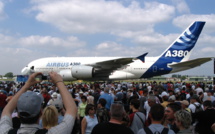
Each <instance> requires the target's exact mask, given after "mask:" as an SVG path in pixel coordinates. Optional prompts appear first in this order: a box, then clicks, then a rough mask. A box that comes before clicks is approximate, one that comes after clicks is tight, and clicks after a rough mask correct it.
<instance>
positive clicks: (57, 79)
mask: <svg viewBox="0 0 215 134" xmlns="http://www.w3.org/2000/svg"><path fill="white" fill-rule="evenodd" d="M49 75H50V77H51V80H52V82H53V83H54V84H55V85H56V86H57V87H58V89H59V91H60V95H61V97H62V99H63V104H64V106H65V109H66V112H65V114H70V115H72V116H73V117H74V118H75V117H76V113H77V107H76V104H75V101H74V100H73V98H72V96H71V94H70V93H69V91H68V89H67V88H66V87H65V85H64V83H63V79H62V77H61V76H60V75H59V74H57V73H56V72H50V73H49Z"/></svg>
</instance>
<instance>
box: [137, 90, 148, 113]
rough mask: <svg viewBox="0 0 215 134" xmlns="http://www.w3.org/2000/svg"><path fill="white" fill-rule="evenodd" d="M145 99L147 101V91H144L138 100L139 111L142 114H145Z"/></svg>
mask: <svg viewBox="0 0 215 134" xmlns="http://www.w3.org/2000/svg"><path fill="white" fill-rule="evenodd" d="M147 99H148V91H147V90H145V91H144V92H143V94H142V95H141V97H140V99H139V100H140V107H139V111H140V112H142V113H144V114H146V110H145V109H144V105H145V102H146V101H147Z"/></svg>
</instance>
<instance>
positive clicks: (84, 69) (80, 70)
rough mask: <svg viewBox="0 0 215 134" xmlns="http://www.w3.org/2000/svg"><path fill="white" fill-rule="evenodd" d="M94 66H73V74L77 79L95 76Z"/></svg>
mask: <svg viewBox="0 0 215 134" xmlns="http://www.w3.org/2000/svg"><path fill="white" fill-rule="evenodd" d="M93 75H94V68H93V67H90V66H73V67H72V76H73V77H74V78H77V79H87V78H93Z"/></svg>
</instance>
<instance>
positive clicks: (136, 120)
mask: <svg viewBox="0 0 215 134" xmlns="http://www.w3.org/2000/svg"><path fill="white" fill-rule="evenodd" d="M139 106H140V101H139V100H137V99H133V100H131V102H130V109H131V110H132V113H131V114H130V115H129V119H130V123H129V126H130V128H131V130H132V131H133V132H134V133H135V134H136V133H137V132H138V130H139V129H141V128H143V126H144V124H145V121H146V116H145V115H144V114H143V113H142V112H139V110H138V109H139Z"/></svg>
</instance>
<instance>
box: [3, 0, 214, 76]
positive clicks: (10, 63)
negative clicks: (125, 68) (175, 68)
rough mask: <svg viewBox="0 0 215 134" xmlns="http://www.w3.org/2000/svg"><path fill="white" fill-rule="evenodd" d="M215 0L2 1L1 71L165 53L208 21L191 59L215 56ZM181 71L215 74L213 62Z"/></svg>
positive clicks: (189, 73)
mask: <svg viewBox="0 0 215 134" xmlns="http://www.w3.org/2000/svg"><path fill="white" fill-rule="evenodd" d="M214 5H215V1H214V0H204V1H203V0H186V1H185V0H0V61H1V67H0V75H5V74H6V73H8V72H13V74H14V75H19V74H21V70H22V68H23V67H25V66H26V65H27V64H28V63H29V62H31V61H32V60H36V59H38V58H43V57H109V56H110V57H111V56H112V57H113V56H116V57H119V56H120V57H121V56H123V57H124V56H126V57H128V56H135V57H136V56H139V55H141V54H143V53H146V52H148V55H147V56H150V57H153V56H158V55H160V54H161V53H162V52H163V51H164V50H165V49H166V48H167V47H168V46H169V45H170V44H171V43H172V42H173V41H174V40H175V39H176V38H177V37H178V36H179V35H180V34H181V33H182V32H183V31H184V30H185V29H186V28H187V27H188V26H189V25H190V24H191V23H192V22H194V21H206V24H205V27H204V29H203V31H202V33H201V35H200V37H199V40H198V41H197V43H196V46H195V48H194V49H193V52H192V54H191V57H190V59H195V58H200V57H215V56H214V55H215V54H214V52H215V9H214ZM177 74H181V75H206V76H207V75H214V74H213V61H210V62H208V63H206V64H204V65H201V66H200V67H197V68H194V69H190V70H188V71H182V72H180V73H177Z"/></svg>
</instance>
